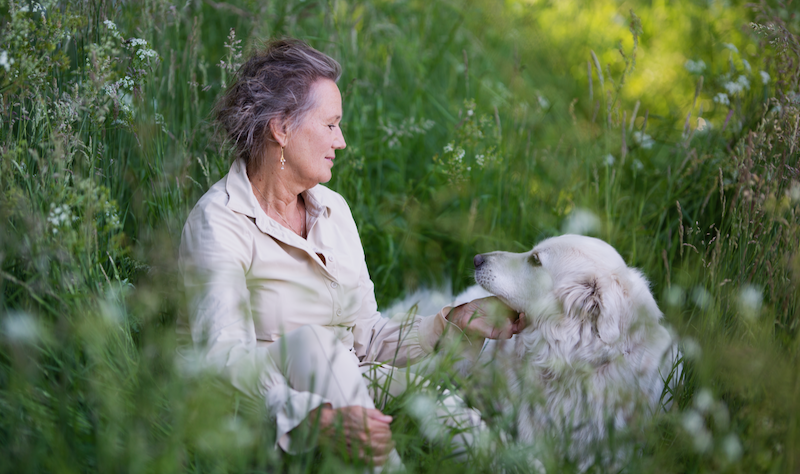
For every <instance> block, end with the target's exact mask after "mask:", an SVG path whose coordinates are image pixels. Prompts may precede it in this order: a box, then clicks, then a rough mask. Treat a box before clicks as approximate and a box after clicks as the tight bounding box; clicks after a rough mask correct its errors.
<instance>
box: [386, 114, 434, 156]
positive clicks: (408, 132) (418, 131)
mask: <svg viewBox="0 0 800 474" xmlns="http://www.w3.org/2000/svg"><path fill="white" fill-rule="evenodd" d="M434 125H436V122H434V121H433V120H427V119H421V120H419V121H417V119H416V118H415V117H411V118H407V119H404V120H403V121H402V122H400V124H399V125H397V126H395V125H393V124H392V123H391V122H389V123H383V120H381V122H380V124H379V125H378V127H379V128H380V129H381V130H383V132H384V136H383V138H382V141H383V142H386V143H387V145H388V146H389V148H391V149H396V148H399V147H400V140H401V139H402V138H411V137H413V136H415V135H424V134H425V133H427V132H428V131H429V130H430V129H431V128H433V126H434Z"/></svg>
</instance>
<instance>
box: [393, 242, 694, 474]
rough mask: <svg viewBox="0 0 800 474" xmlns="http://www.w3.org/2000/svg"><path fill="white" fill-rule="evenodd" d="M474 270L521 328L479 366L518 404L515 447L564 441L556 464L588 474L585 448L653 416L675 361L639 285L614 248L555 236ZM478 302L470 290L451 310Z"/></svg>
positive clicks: (490, 345) (488, 257) (489, 346)
mask: <svg viewBox="0 0 800 474" xmlns="http://www.w3.org/2000/svg"><path fill="white" fill-rule="evenodd" d="M474 263H475V281H476V282H477V283H478V284H479V285H480V286H481V287H482V288H483V289H484V290H485V291H486V292H488V293H489V294H493V295H496V296H497V297H499V298H500V299H501V300H502V301H503V302H504V303H506V304H508V305H509V306H510V307H512V308H513V309H515V310H517V311H519V312H524V313H525V316H526V318H527V327H526V328H525V330H524V331H523V332H522V333H520V334H519V335H517V336H515V337H514V338H512V339H511V340H510V341H488V342H487V343H486V345H485V346H484V349H483V352H482V354H481V358H480V359H479V361H482V362H484V365H489V366H490V367H491V368H495V369H496V368H498V367H501V368H502V369H503V370H505V373H506V375H507V377H508V381H509V387H510V394H511V396H512V397H513V398H515V399H517V401H518V402H520V403H518V405H520V406H517V407H516V408H515V411H516V419H517V432H518V436H519V439H520V441H522V442H526V443H532V442H534V441H536V440H537V439H543V436H545V435H549V436H556V437H561V438H562V439H564V438H566V441H567V442H568V445H569V446H568V447H567V450H566V452H565V453H564V454H566V455H568V456H570V457H573V458H574V459H575V460H576V461H578V462H579V464H581V465H582V466H583V467H588V464H591V462H590V461H591V460H590V459H588V456H587V455H588V454H590V453H589V452H588V450H589V447H590V446H591V444H592V443H594V442H596V441H600V440H602V439H604V438H605V437H606V435H607V429H608V427H609V426H612V427H614V429H623V428H624V427H626V426H627V425H628V422H629V421H630V419H631V417H633V416H634V415H635V414H637V413H642V411H650V412H654V411H655V410H658V409H659V408H660V406H659V404H660V399H661V394H662V392H663V390H664V386H665V380H667V378H668V376H669V374H670V371H671V370H672V368H673V364H674V361H675V360H676V358H677V357H678V352H677V349H676V346H675V343H674V341H673V339H672V337H671V336H670V334H669V332H668V331H667V330H666V329H665V328H664V327H663V326H662V325H661V324H660V320H661V318H662V314H661V311H659V309H658V306H657V305H656V302H655V300H654V299H653V296H652V295H651V293H650V290H649V286H648V282H647V280H646V279H645V278H644V276H643V275H642V273H641V272H639V271H638V270H635V269H632V268H628V266H627V265H626V264H625V262H624V261H623V259H622V257H621V256H620V255H619V254H618V253H617V252H616V250H614V248H613V247H611V246H610V245H608V244H607V243H605V242H603V241H602V240H599V239H595V238H592V237H585V236H580V235H562V236H560V237H553V238H550V239H547V240H545V241H543V242H541V243H540V244H538V245H537V246H536V247H534V248H533V250H531V251H529V252H523V253H509V252H491V253H486V254H480V255H476V256H475V259H474ZM481 293H482V290H481V289H480V288H477V287H473V288H470V289H469V290H467V291H466V292H465V293H464V294H462V295H460V296H459V297H458V298H456V303H459V302H464V301H469V300H471V299H474V298H476V297H480V296H485V295H486V293H483V294H481ZM416 296H417V297H419V295H416ZM428 296H430V294H428ZM407 301H408V299H407ZM423 301H424V300H423ZM479 365H480V364H479ZM675 378H677V377H675ZM511 405H513V403H512V404H511ZM612 456H613V454H612ZM587 461H588V462H587Z"/></svg>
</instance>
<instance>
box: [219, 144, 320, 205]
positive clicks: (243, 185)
mask: <svg viewBox="0 0 800 474" xmlns="http://www.w3.org/2000/svg"><path fill="white" fill-rule="evenodd" d="M320 187H322V185H320V184H318V185H316V186H314V187H313V188H311V189H307V190H305V191H303V192H302V193H301V195H302V196H303V199H304V200H305V204H306V212H308V213H309V214H310V215H311V216H313V217H321V216H324V217H326V218H328V217H330V216H331V207H330V206H329V205H327V204H326V203H324V202H322V193H321V192H320V189H319V188H320ZM225 191H226V192H227V193H228V208H229V209H231V210H232V211H235V212H238V213H240V214H244V215H246V216H248V217H252V218H254V219H255V218H257V217H258V214H259V211H261V213H263V212H264V211H263V210H261V206H260V205H259V204H258V199H256V196H255V194H253V187H252V186H251V185H250V179H249V178H248V177H247V167H246V166H245V164H244V160H242V159H241V158H240V159H237V160H236V161H234V162H233V164H232V165H231V169H230V171H229V172H228V179H227V181H226V182H225Z"/></svg>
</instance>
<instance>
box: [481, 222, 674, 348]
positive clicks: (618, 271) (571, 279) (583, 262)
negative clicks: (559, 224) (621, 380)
mask: <svg viewBox="0 0 800 474" xmlns="http://www.w3.org/2000/svg"><path fill="white" fill-rule="evenodd" d="M474 263H475V281H476V282H477V283H478V284H479V285H481V286H482V287H484V288H485V289H486V290H487V291H489V292H491V293H493V294H495V295H497V296H498V297H499V298H500V299H501V300H503V301H504V302H505V303H506V304H508V305H509V306H511V307H512V308H514V309H515V310H517V311H521V312H524V313H525V315H526V317H527V318H528V321H529V323H530V325H531V326H532V327H536V326H538V325H539V324H541V323H542V322H546V321H552V322H557V320H558V319H560V318H566V321H565V322H567V321H571V322H574V323H575V324H576V325H578V326H579V327H580V330H581V332H583V331H584V330H590V331H591V333H592V334H594V335H595V336H596V337H598V338H599V339H600V340H601V341H603V342H604V343H606V344H613V343H615V342H616V341H618V340H619V339H620V336H621V335H622V334H623V333H624V332H625V331H628V330H629V328H630V327H631V325H632V324H633V323H634V322H636V320H637V319H640V318H642V317H644V318H645V319H648V320H651V321H641V322H643V323H649V322H655V321H658V319H659V318H660V317H661V312H660V311H659V310H658V307H657V306H656V303H655V301H654V300H653V297H652V295H651V294H650V290H649V288H648V284H647V281H646V280H645V279H644V277H643V276H642V274H641V273H640V272H639V271H637V270H635V269H631V268H628V267H627V266H626V265H625V262H624V260H623V259H622V257H621V256H620V255H619V254H618V253H617V251H616V250H614V248H613V247H611V246H610V245H608V244H607V243H605V242H603V241H602V240H599V239H595V238H592V237H585V236H582V235H562V236H559V237H552V238H550V239H547V240H544V241H543V242H541V243H540V244H538V245H537V246H536V247H534V248H533V250H530V251H528V252H523V253H510V252H491V253H486V254H480V255H476V256H475V260H474Z"/></svg>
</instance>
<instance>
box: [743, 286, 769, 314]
mask: <svg viewBox="0 0 800 474" xmlns="http://www.w3.org/2000/svg"><path fill="white" fill-rule="evenodd" d="M763 300H764V297H763V296H762V295H761V290H759V289H758V288H756V287H755V286H753V285H745V286H744V287H743V288H742V291H741V293H739V307H740V309H741V311H742V314H743V315H744V316H745V317H747V318H749V319H753V318H755V317H756V316H758V313H759V311H761V304H762V302H763Z"/></svg>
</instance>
